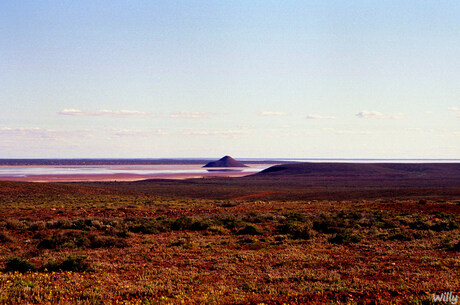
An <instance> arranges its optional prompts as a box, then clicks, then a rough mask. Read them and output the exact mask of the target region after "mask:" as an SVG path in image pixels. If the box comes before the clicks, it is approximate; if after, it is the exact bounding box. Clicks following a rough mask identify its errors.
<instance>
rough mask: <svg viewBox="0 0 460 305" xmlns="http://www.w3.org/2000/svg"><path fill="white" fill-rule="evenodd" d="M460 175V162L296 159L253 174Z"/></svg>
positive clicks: (314, 175)
mask: <svg viewBox="0 0 460 305" xmlns="http://www.w3.org/2000/svg"><path fill="white" fill-rule="evenodd" d="M271 176H273V177H281V176H285V177H318V178H320V177H321V178H326V177H343V178H374V179H393V178H395V179H396V178H398V179H401V178H403V179H424V178H429V179H433V178H438V179H442V178H448V179H460V163H295V164H281V165H275V166H272V167H269V168H267V169H265V170H263V171H261V172H260V173H258V174H255V175H253V177H271Z"/></svg>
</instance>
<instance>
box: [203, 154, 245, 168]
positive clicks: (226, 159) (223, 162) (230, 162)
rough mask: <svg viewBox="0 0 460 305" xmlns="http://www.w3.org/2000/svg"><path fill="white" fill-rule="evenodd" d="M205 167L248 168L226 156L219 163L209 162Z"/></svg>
mask: <svg viewBox="0 0 460 305" xmlns="http://www.w3.org/2000/svg"><path fill="white" fill-rule="evenodd" d="M203 167H247V166H246V165H244V164H243V163H241V162H239V161H236V160H235V159H233V158H232V157H230V156H225V157H223V158H221V159H219V160H217V161H213V162H209V163H207V164H206V165H205V166H203Z"/></svg>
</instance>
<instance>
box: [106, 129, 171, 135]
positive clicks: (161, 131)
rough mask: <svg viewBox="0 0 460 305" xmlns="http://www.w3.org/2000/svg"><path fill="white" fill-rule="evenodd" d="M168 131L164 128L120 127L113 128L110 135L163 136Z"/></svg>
mask: <svg viewBox="0 0 460 305" xmlns="http://www.w3.org/2000/svg"><path fill="white" fill-rule="evenodd" d="M167 134H168V132H166V130H164V129H155V130H129V129H121V130H114V131H113V133H112V135H113V136H115V137H151V136H164V135H167Z"/></svg>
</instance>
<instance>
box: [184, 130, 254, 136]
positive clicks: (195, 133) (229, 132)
mask: <svg viewBox="0 0 460 305" xmlns="http://www.w3.org/2000/svg"><path fill="white" fill-rule="evenodd" d="M248 134H249V132H248V131H247V130H243V129H224V130H207V129H206V130H204V129H184V130H183V131H182V135H187V136H224V137H236V136H245V135H248Z"/></svg>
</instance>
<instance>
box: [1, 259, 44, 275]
mask: <svg viewBox="0 0 460 305" xmlns="http://www.w3.org/2000/svg"><path fill="white" fill-rule="evenodd" d="M35 270H37V267H35V265H34V264H32V263H31V262H29V261H28V260H25V259H23V258H20V257H12V258H10V259H9V260H8V261H7V262H6V267H5V271H18V272H27V271H35Z"/></svg>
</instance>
